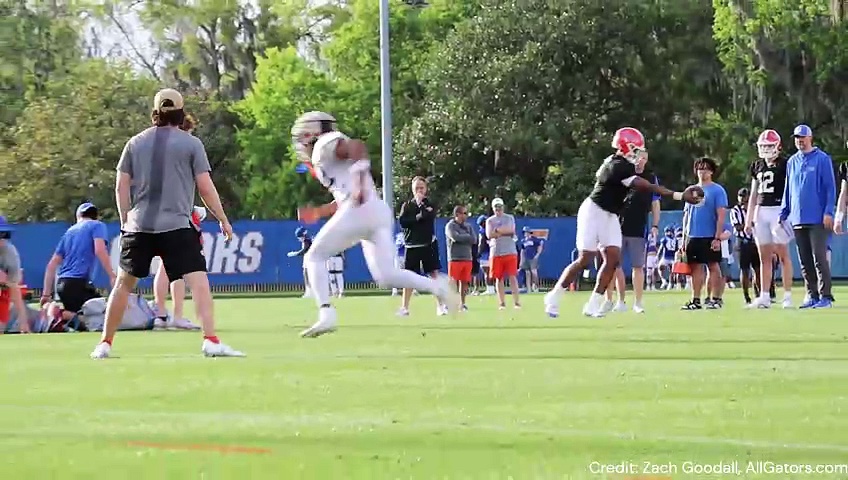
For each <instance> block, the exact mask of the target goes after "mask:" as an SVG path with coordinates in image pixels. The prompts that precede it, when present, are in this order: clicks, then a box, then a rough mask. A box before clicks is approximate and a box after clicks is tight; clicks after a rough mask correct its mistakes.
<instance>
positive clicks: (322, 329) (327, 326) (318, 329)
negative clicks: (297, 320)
mask: <svg viewBox="0 0 848 480" xmlns="http://www.w3.org/2000/svg"><path fill="white" fill-rule="evenodd" d="M337 323H338V322H337V321H336V309H335V308H333V307H324V308H322V309H320V310H319V311H318V321H317V322H315V323H314V324H313V325H312V326H311V327H309V328H307V329H306V330H304V331H302V332H300V336H301V337H303V338H315V337H320V336H321V335H324V334H325V333H332V332H335V331H336V325H337Z"/></svg>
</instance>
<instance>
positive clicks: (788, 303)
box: [783, 293, 792, 308]
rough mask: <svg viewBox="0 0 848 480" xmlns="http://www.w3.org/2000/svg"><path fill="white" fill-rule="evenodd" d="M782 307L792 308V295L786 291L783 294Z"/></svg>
mask: <svg viewBox="0 0 848 480" xmlns="http://www.w3.org/2000/svg"><path fill="white" fill-rule="evenodd" d="M783 308H792V295H790V294H788V293H784V294H783Z"/></svg>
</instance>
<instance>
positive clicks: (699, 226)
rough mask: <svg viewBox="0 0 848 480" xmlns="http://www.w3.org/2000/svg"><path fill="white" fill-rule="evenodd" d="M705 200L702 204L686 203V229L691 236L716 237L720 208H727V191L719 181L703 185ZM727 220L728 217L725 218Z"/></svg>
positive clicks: (684, 209) (718, 233)
mask: <svg viewBox="0 0 848 480" xmlns="http://www.w3.org/2000/svg"><path fill="white" fill-rule="evenodd" d="M702 188H703V189H704V202H703V203H702V204H700V205H691V204H688V203H687V204H686V206H685V207H684V208H683V211H684V215H686V216H687V222H686V230H687V232H689V238H715V237H716V236H717V235H720V234H721V232H716V222H717V221H718V212H717V210H718V209H719V208H727V192H726V191H725V190H724V187H722V186H721V185H719V184H718V183H715V182H713V183H710V184H709V185H703V186H702ZM725 220H726V219H725Z"/></svg>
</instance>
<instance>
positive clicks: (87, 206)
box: [77, 202, 97, 217]
mask: <svg viewBox="0 0 848 480" xmlns="http://www.w3.org/2000/svg"><path fill="white" fill-rule="evenodd" d="M92 208H97V207H95V206H94V204H93V203H91V202H85V203H83V204H81V205H80V206H79V207H77V216H78V217H79V216H81V215H82V214H83V213H85V212H87V211H88V210H90V209H92Z"/></svg>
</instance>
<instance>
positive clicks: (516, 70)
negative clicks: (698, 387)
mask: <svg viewBox="0 0 848 480" xmlns="http://www.w3.org/2000/svg"><path fill="white" fill-rule="evenodd" d="M407 3H408V2H401V1H392V2H391V12H390V30H391V52H390V53H391V64H392V72H391V74H392V79H391V81H392V83H391V86H392V103H393V111H392V113H393V124H394V125H393V133H394V145H393V151H394V153H395V156H394V158H395V163H394V171H395V176H396V178H395V187H396V188H395V191H394V192H393V193H394V195H395V197H396V199H398V200H399V199H401V198H405V197H407V196H408V194H409V192H408V189H409V183H408V180H409V179H410V178H411V177H412V176H415V175H425V176H427V177H428V178H429V179H430V181H431V184H432V194H433V195H434V196H435V197H437V198H436V200H437V201H438V204H439V205H442V206H443V207H444V210H443V211H442V212H441V213H443V214H447V213H448V212H449V209H450V208H451V206H452V205H454V204H456V203H462V204H466V205H468V206H469V208H470V209H471V210H472V211H475V212H484V211H487V210H488V204H489V202H490V200H491V198H493V197H494V196H500V197H502V198H504V199H505V200H506V201H507V203H508V204H509V206H510V209H511V210H512V211H513V212H515V213H518V214H527V215H572V214H574V213H575V212H576V210H577V207H578V205H579V204H580V202H581V201H582V200H583V198H584V197H585V195H586V193H587V192H588V191H589V189H590V188H591V185H592V183H593V175H594V172H595V170H596V169H597V165H598V164H599V162H600V161H601V159H602V158H603V157H605V156H607V155H609V154H610V153H611V149H610V147H609V141H610V137H611V135H612V133H613V132H614V131H615V130H616V129H617V128H619V127H622V126H625V125H630V126H634V127H637V128H639V129H641V130H642V131H643V132H644V133H645V135H646V137H647V141H648V147H649V150H650V164H649V165H650V166H651V168H652V169H653V170H654V171H655V172H656V173H657V174H658V176H659V177H660V179H661V181H662V182H663V183H664V184H666V185H668V186H670V187H676V188H680V187H683V186H684V185H686V184H688V183H691V182H693V181H694V176H693V174H692V170H691V165H692V160H693V159H694V158H695V157H698V156H701V155H709V156H712V157H714V158H716V159H717V160H718V161H719V163H720V165H721V175H720V177H719V179H720V181H721V182H722V183H723V184H724V185H725V186H726V187H727V189H728V191H729V192H731V193H732V192H733V191H734V190H735V189H736V188H738V187H740V186H743V185H744V184H746V183H747V182H748V178H747V169H748V164H749V162H750V160H751V159H752V158H753V156H754V149H753V142H754V139H755V138H756V136H757V134H758V133H759V132H760V131H761V130H762V129H763V128H765V127H771V128H775V129H777V130H778V131H779V132H781V133H782V134H783V136H784V138H785V140H786V144H785V145H784V149H786V150H788V151H793V150H794V148H793V146H792V145H791V144H790V143H789V141H790V138H789V137H790V135H789V132H790V131H791V128H792V127H793V126H794V125H795V124H797V123H801V122H805V123H808V124H810V125H811V126H812V127H813V128H814V130H815V131H816V137H817V142H818V143H819V145H820V146H822V147H824V148H825V149H826V150H828V151H829V152H830V153H831V154H832V155H833V156H834V158H835V159H841V158H848V151H846V150H845V147H844V144H843V142H844V138H843V136H844V131H845V130H846V127H848V125H846V118H848V110H846V109H848V28H846V25H848V24H846V20H848V7H845V6H844V5H842V3H844V2H833V1H831V0H796V1H794V2H790V1H788V0H746V1H743V0H713V2H712V5H710V3H709V2H703V1H696V0H653V1H651V2H645V1H642V0H621V1H618V2H598V1H596V0H560V1H557V2H554V1H550V0H524V1H522V2H516V1H498V0H482V1H477V0H473V1H472V0H430V1H429V2H428V3H429V6H428V7H427V8H410V7H409V6H408V5H407ZM68 5H71V6H65V4H61V2H60V3H56V2H47V3H43V2H42V3H39V2H22V1H15V0H0V104H2V105H3V108H2V109H0V182H3V183H4V184H6V185H15V188H14V189H7V190H6V191H5V192H2V193H0V211H2V213H3V214H5V215H8V216H10V217H11V218H13V219H15V220H45V219H62V218H63V219H67V218H70V215H71V209H72V207H73V205H74V204H76V203H77V202H78V201H80V200H82V199H84V198H89V199H92V200H94V201H96V202H99V203H100V204H102V205H103V209H104V213H105V214H106V215H107V216H108V215H110V214H111V212H110V211H109V208H110V207H111V205H113V204H114V200H113V193H112V190H113V183H114V165H115V162H116V161H117V158H118V155H119V154H120V149H121V148H122V147H123V144H124V142H126V140H127V139H128V138H129V137H130V136H131V135H132V134H134V133H136V132H137V131H138V130H139V129H140V128H143V127H144V126H145V125H147V123H148V121H149V120H148V113H149V108H150V107H149V98H150V96H151V95H152V94H153V92H154V91H155V90H156V89H158V88H161V87H162V86H171V87H176V88H178V89H181V90H182V91H183V92H184V94H185V96H186V102H187V109H188V111H189V112H190V113H192V114H194V115H196V116H197V118H198V119H199V120H200V124H199V126H198V128H197V129H196V131H195V134H196V135H198V136H199V137H200V138H201V139H202V140H203V141H204V144H205V145H206V146H207V150H208V153H209V157H210V160H211V162H212V164H213V177H214V179H215V181H216V184H217V185H218V188H219V191H220V192H221V195H222V200H223V202H224V204H225V206H226V207H227V209H228V211H229V212H230V215H231V216H234V217H254V218H280V217H293V216H294V215H295V209H296V207H297V206H298V205H300V204H303V203H308V202H318V201H321V200H323V199H328V198H329V196H328V194H327V193H326V192H325V191H324V190H323V189H322V188H321V187H320V186H319V185H318V184H317V182H316V181H314V179H312V178H311V177H310V176H308V175H302V174H297V173H296V172H295V167H296V164H297V161H296V159H295V156H294V152H293V151H292V148H291V140H290V135H289V130H290V128H291V125H292V123H293V122H294V120H295V118H297V116H298V115H300V114H301V113H303V112H305V111H309V110H323V111H327V112H329V113H332V114H333V115H335V116H336V117H337V118H338V119H339V122H340V127H341V128H342V129H343V130H344V131H345V132H346V133H348V134H349V135H351V136H353V137H358V138H362V139H363V140H364V141H365V142H366V144H367V145H368V148H369V151H370V153H371V156H372V158H374V159H375V160H374V161H373V162H372V164H373V165H374V167H375V172H374V173H375V176H376V180H377V181H378V182H379V180H380V177H379V174H380V172H379V166H380V164H381V162H380V161H378V160H377V159H378V158H379V155H378V153H379V152H380V146H381V141H382V137H381V134H380V133H381V132H380V68H379V65H380V48H379V14H378V13H379V12H378V10H379V6H378V5H379V4H378V2H375V1H373V0H330V1H324V2H313V1H310V0H254V1H247V0H237V1H232V0H200V1H192V2H189V1H186V0H163V1H158V2H137V1H135V0H109V1H106V2H102V1H100V2H94V1H86V0H82V1H79V2H72V3H71V4H68ZM133 16H135V20H132V17H133ZM92 22H95V23H97V22H99V24H100V25H107V26H111V27H113V31H114V32H115V33H117V34H118V35H119V37H120V36H121V35H123V40H124V41H123V42H121V45H119V47H118V51H119V52H120V53H119V56H122V58H123V59H124V60H129V61H130V62H131V63H132V64H133V68H130V67H128V66H127V65H126V64H125V63H124V62H123V61H115V58H112V57H110V58H108V59H97V58H95V59H91V58H86V56H89V57H90V56H92V55H96V54H97V52H99V51H100V50H98V49H97V48H93V47H92V45H91V42H97V41H100V39H97V38H95V39H91V38H89V37H90V36H91V35H86V36H85V38H81V32H87V31H88V30H87V29H88V28H89V27H90V26H91V25H92ZM138 28H141V29H142V30H143V34H142V35H136V33H135V30H137V29H138ZM92 52H95V53H92ZM101 54H102V55H107V56H108V55H111V54H110V53H108V52H105V53H101ZM69 166H73V168H69ZM666 206H667V207H670V208H679V204H674V203H673V202H670V203H668V204H667V205H666Z"/></svg>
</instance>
